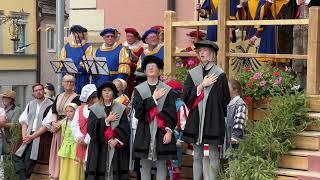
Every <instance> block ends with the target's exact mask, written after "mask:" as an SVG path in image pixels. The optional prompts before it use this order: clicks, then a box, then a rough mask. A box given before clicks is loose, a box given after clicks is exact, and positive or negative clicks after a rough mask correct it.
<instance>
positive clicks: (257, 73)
mask: <svg viewBox="0 0 320 180" xmlns="http://www.w3.org/2000/svg"><path fill="white" fill-rule="evenodd" d="M261 78H262V72H256V73H255V74H254V75H253V79H255V80H257V79H261Z"/></svg>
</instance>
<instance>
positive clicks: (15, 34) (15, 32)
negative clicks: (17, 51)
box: [0, 9, 25, 41]
mask: <svg viewBox="0 0 320 180" xmlns="http://www.w3.org/2000/svg"><path fill="white" fill-rule="evenodd" d="M24 14H25V13H24V11H23V9H21V11H19V12H17V13H14V14H11V15H3V16H0V26H1V25H2V24H6V23H10V25H9V33H10V36H11V37H10V40H12V41H19V40H20V38H19V36H20V35H21V33H22V27H21V26H20V25H19V22H20V21H21V20H23V19H24Z"/></svg>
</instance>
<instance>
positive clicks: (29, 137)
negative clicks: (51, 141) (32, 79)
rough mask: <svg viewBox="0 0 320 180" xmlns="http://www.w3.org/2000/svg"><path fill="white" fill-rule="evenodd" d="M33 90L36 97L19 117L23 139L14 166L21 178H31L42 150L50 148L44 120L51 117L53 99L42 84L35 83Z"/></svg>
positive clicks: (14, 156)
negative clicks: (46, 140)
mask: <svg viewBox="0 0 320 180" xmlns="http://www.w3.org/2000/svg"><path fill="white" fill-rule="evenodd" d="M32 91H33V93H32V94H33V97H34V98H35V99H34V100H32V101H30V102H29V103H28V104H27V106H26V108H25V110H24V111H23V113H22V114H21V116H20V118H19V123H20V124H21V126H22V131H21V134H22V140H21V141H20V143H21V144H19V145H17V146H16V147H17V150H16V151H15V152H14V155H13V163H14V168H15V171H16V173H17V174H18V175H19V179H20V180H25V179H29V178H30V176H31V174H32V170H33V168H34V165H35V164H36V162H37V161H38V160H39V159H40V158H41V154H42V153H41V152H46V151H45V150H44V149H46V148H49V147H47V146H46V145H45V144H46V142H45V138H43V136H44V135H45V133H46V132H47V128H46V127H45V126H44V124H43V121H45V120H46V119H50V118H51V113H50V112H49V111H50V108H51V105H52V101H51V100H49V99H48V98H46V97H45V96H44V86H43V85H42V84H35V85H34V86H33V87H32ZM42 155H46V156H47V155H48V154H42Z"/></svg>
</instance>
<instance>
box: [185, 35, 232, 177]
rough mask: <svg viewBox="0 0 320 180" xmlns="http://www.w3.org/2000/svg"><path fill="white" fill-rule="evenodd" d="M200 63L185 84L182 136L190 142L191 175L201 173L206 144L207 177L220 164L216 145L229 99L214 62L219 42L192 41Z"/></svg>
mask: <svg viewBox="0 0 320 180" xmlns="http://www.w3.org/2000/svg"><path fill="white" fill-rule="evenodd" d="M195 47H196V49H197V54H198V57H199V59H200V61H201V63H200V65H198V66H197V67H195V68H193V69H191V70H190V71H189V73H188V76H187V79H186V81H185V85H184V88H185V89H184V93H185V94H184V102H185V103H186V104H187V106H188V107H189V109H190V113H189V117H188V120H187V122H186V126H185V129H184V131H183V134H182V140H183V141H185V142H187V143H190V144H193V146H194V156H193V157H194V158H193V179H194V180H200V179H201V174H202V159H203V145H204V144H209V160H210V168H209V171H210V172H209V179H210V180H215V179H216V174H217V170H218V168H219V155H218V145H222V144H223V140H224V134H225V117H226V115H227V105H228V103H229V102H230V94H229V88H228V80H227V77H226V74H225V73H224V72H223V70H222V69H220V67H218V66H217V65H216V59H217V51H218V50H219V48H218V46H217V45H216V44H215V43H214V42H212V41H209V40H204V41H200V42H198V43H195Z"/></svg>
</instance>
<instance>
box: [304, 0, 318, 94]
mask: <svg viewBox="0 0 320 180" xmlns="http://www.w3.org/2000/svg"><path fill="white" fill-rule="evenodd" d="M319 27H320V7H318V6H314V7H311V8H310V10H309V28H308V31H309V32H308V60H307V92H306V93H307V95H319V88H320V31H319Z"/></svg>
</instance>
